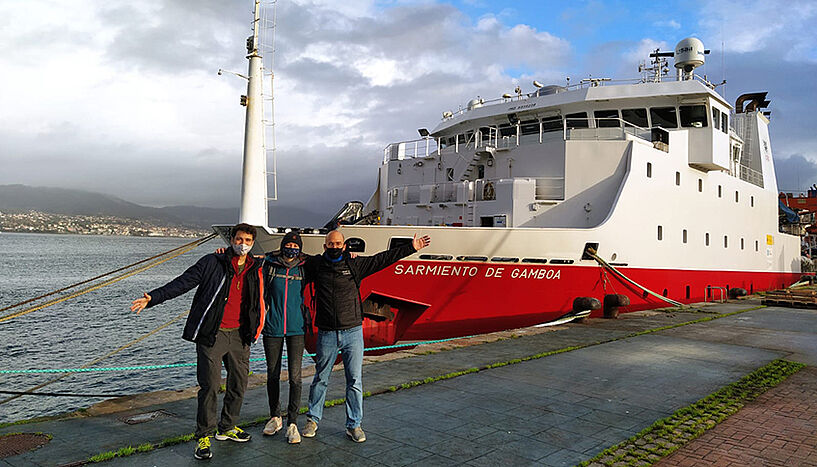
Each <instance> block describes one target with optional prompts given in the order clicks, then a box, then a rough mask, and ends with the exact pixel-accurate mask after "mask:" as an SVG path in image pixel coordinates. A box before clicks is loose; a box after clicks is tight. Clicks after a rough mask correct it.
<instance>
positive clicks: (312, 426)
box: [301, 420, 318, 438]
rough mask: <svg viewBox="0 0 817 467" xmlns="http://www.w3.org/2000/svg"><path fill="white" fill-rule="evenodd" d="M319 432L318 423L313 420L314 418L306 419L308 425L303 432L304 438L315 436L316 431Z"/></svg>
mask: <svg viewBox="0 0 817 467" xmlns="http://www.w3.org/2000/svg"><path fill="white" fill-rule="evenodd" d="M317 432H318V424H317V423H315V422H313V421H312V420H307V421H306V426H305V427H304V431H303V433H301V434H302V435H303V436H304V438H314V437H315V433H317Z"/></svg>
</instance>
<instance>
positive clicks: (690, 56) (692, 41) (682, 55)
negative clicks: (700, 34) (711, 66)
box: [675, 37, 705, 73]
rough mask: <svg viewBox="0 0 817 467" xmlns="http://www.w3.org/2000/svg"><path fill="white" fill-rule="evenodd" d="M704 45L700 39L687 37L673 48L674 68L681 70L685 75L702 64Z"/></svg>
mask: <svg viewBox="0 0 817 467" xmlns="http://www.w3.org/2000/svg"><path fill="white" fill-rule="evenodd" d="M704 54H705V51H704V43H703V42H701V41H700V39H697V38H694V37H687V38H686V39H683V40H682V41H681V42H679V43H678V44H677V45H676V46H675V68H683V70H684V71H685V72H687V73H689V72H690V71H692V70H694V69H695V68H697V67H699V66H701V65H703V64H704V56H705V55H704Z"/></svg>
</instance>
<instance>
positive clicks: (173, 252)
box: [0, 234, 216, 323]
mask: <svg viewBox="0 0 817 467" xmlns="http://www.w3.org/2000/svg"><path fill="white" fill-rule="evenodd" d="M215 236H216V235H215V234H210V235H208V236H206V237H203V238H201V239H199V240H196V241H195V242H190V243H188V244H186V245H183V246H182V247H179V248H181V249H179V248H174V249H173V250H169V251H166V252H164V253H162V254H161V255H156V256H154V257H152V258H148V259H147V260H142V261H139V262H136V263H133V264H131V265H129V266H125V267H124V268H119V269H117V270H116V271H112V272H110V273H106V274H103V275H102V276H98V278H99V277H105V276H108V275H110V274H112V273H115V272H118V271H122V270H125V269H130V268H133V267H134V266H136V265H138V264H142V263H144V262H145V261H148V260H150V259H156V258H160V257H162V256H167V255H168V254H170V255H169V256H167V257H165V258H162V259H159V260H156V261H153V262H152V263H149V264H147V265H146V266H142V267H140V268H138V269H135V270H132V271H129V272H126V273H123V274H120V275H118V276H115V277H113V278H111V279H108V280H106V281H103V282H100V283H98V284H95V285H92V286H89V287H86V288H84V289H80V290H78V291H76V292H73V293H70V294H68V295H64V296H62V297H59V298H55V299H52V300H49V301H47V302H45V303H42V304H39V305H34V306H31V307H28V308H26V309H24V310H20V311H15V312H12V313H9V314H7V315H4V316H2V317H0V323H2V322H4V321H8V320H10V319H13V318H17V317H20V316H23V315H27V314H29V313H32V312H34V311H38V310H42V309H43V308H47V307H50V306H53V305H56V304H58V303H62V302H64V301H66V300H70V299H72V298H76V297H79V296H80V295H84V294H86V293H89V292H93V291H95V290H98V289H101V288H102V287H106V286H108V285H111V284H114V283H116V282H119V281H121V280H123V279H127V278H128V277H131V276H135V275H136V274H139V273H140V272H143V271H146V270H148V269H150V268H153V267H156V266H158V265H160V264H162V263H164V262H166V261H170V260H171V259H173V258H176V257H177V256H181V255H183V254H185V253H187V252H188V251H191V250H193V249H195V248H197V247H199V246H200V245H202V244H204V243H205V242H207V241H209V240H212V239H213V238H215ZM92 280H93V279H88V280H85V281H83V282H79V283H77V284H74V285H71V286H68V287H65V288H63V289H60V290H68V289H70V288H73V287H75V286H77V285H80V284H84V283H87V282H89V281H92ZM56 292H57V291H55V292H51V293H48V294H46V295H43V296H41V297H38V298H42V297H46V296H49V295H53V294H54V293H56ZM38 298H34V299H31V300H27V301H25V302H20V303H18V304H15V305H12V306H11V307H6V308H4V310H7V309H9V308H15V307H17V306H18V305H21V304H24V303H30V302H31V301H33V300H37V299H38Z"/></svg>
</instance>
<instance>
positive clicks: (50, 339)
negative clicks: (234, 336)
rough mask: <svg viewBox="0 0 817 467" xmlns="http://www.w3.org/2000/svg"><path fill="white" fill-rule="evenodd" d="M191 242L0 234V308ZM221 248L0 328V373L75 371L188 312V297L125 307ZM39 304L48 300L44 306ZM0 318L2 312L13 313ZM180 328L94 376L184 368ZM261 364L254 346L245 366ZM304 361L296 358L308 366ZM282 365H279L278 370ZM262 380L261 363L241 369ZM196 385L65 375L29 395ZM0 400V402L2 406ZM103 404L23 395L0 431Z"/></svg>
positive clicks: (215, 243)
mask: <svg viewBox="0 0 817 467" xmlns="http://www.w3.org/2000/svg"><path fill="white" fill-rule="evenodd" d="M191 240H192V239H184V238H164V237H161V238H159V237H147V238H145V237H113V236H110V237H109V236H84V235H50V234H24V233H23V234H17V233H2V234H0V241H2V242H1V243H0V244H2V247H3V249H4V250H5V253H4V254H2V255H0V308H3V307H6V306H9V305H12V304H15V303H18V302H20V301H23V300H26V299H29V298H33V297H36V296H39V295H42V294H44V293H47V292H50V291H52V290H56V289H59V288H62V287H65V286H68V285H71V284H73V283H76V282H79V281H81V280H84V279H88V278H91V277H94V276H96V275H99V274H102V273H104V272H108V271H111V270H114V269H117V268H119V267H122V266H126V265H128V264H131V263H134V262H136V261H139V260H142V259H145V258H148V257H150V256H153V255H156V254H158V253H161V252H164V251H167V250H170V249H172V248H175V247H177V246H181V245H184V244H185V243H188V242H190V241H191ZM221 246H224V245H223V243H222V242H221V241H220V240H218V239H214V240H212V241H210V242H207V243H205V244H204V245H202V246H200V247H198V248H196V249H194V250H192V251H190V252H187V253H185V254H184V255H181V256H178V257H176V258H174V259H172V260H170V261H167V262H165V263H162V264H161V265H159V266H156V267H154V268H151V269H148V270H147V271H144V272H142V273H140V274H137V275H135V276H131V277H129V278H127V279H124V280H122V281H119V282H117V283H115V284H112V285H109V286H107V287H104V288H102V289H99V290H97V291H94V292H90V293H87V294H85V295H82V296H80V297H77V298H73V299H70V300H67V301H65V302H62V303H59V304H57V305H54V306H51V307H48V308H45V309H42V310H39V311H34V312H32V313H29V314H27V315H24V316H21V317H17V318H13V319H11V320H8V321H5V322H3V323H0V370H16V369H39V368H76V367H80V366H82V365H84V364H86V363H89V362H90V361H92V360H94V359H95V358H97V357H99V356H102V355H104V354H106V353H108V352H110V351H112V350H114V349H116V348H118V347H120V346H122V345H124V344H126V343H128V342H130V341H131V340H133V339H136V338H138V337H140V336H142V335H143V334H146V333H148V332H150V331H151V330H153V329H155V328H157V327H159V326H160V325H162V324H163V323H165V322H166V321H169V320H170V319H172V318H173V317H174V316H176V315H178V314H179V313H182V312H184V311H185V310H188V309H189V308H190V302H191V300H192V298H193V294H194V292H195V289H194V290H192V291H190V292H188V293H187V294H185V295H182V296H180V297H177V298H175V299H174V300H170V301H168V302H165V303H163V304H161V305H158V306H156V307H153V308H148V309H146V310H144V311H142V312H141V313H140V314H139V315H137V314H136V313H133V312H131V311H130V304H131V301H132V300H134V299H135V298H138V297H140V296H141V295H142V293H143V292H147V291H150V290H151V289H154V288H156V287H159V286H161V285H163V284H165V283H167V282H168V281H170V280H172V279H173V278H174V277H176V276H178V275H179V274H181V273H182V272H184V270H185V269H187V268H188V267H190V266H192V265H193V264H194V263H195V262H196V261H197V260H198V259H199V258H200V257H201V256H203V255H205V254H207V253H212V252H213V251H214V250H215V249H216V248H218V247H221ZM53 297H54V296H52V297H49V298H53ZM23 308H24V307H21V308H16V309H13V310H9V311H6V312H3V313H2V314H6V313H10V312H13V311H18V310H21V309H23ZM183 327H184V319H181V320H179V321H177V322H175V323H173V324H172V325H170V326H168V327H167V328H165V329H163V330H162V331H160V332H158V333H157V334H154V335H152V336H150V337H148V338H147V339H145V340H143V341H141V342H139V343H138V344H136V345H134V346H132V347H129V348H127V349H125V350H123V351H121V352H119V353H117V354H116V355H114V356H112V357H110V358H107V359H105V360H103V361H101V362H99V363H98V364H96V365H94V366H96V367H118V366H138V365H157V364H168V363H194V362H195V361H196V348H195V344H193V343H191V342H188V341H185V340H182V338H181V335H182V329H183ZM263 356H264V349H263V346H262V344H261V340H260V339H259V341H258V342H257V343H255V344H254V345H253V346H252V350H251V355H250V357H251V358H261V357H263ZM309 362H311V359H308V358H305V359H304V363H305V364H308V363H309ZM284 364H286V361H284ZM250 369H251V370H252V371H254V372H266V364H265V363H264V362H263V361H259V362H254V363H251V364H250ZM60 375H61V374H60V373H47V374H0V389H2V390H7V391H25V390H27V389H29V388H31V387H33V386H36V385H38V384H40V383H43V382H46V381H48V380H50V379H53V378H55V377H58V376H60ZM195 385H196V375H195V367H194V366H193V367H182V368H172V369H159V370H141V371H114V372H97V373H72V374H70V375H69V376H67V377H66V378H64V379H62V380H60V381H58V382H56V383H53V384H50V385H48V386H46V387H44V388H42V389H40V390H39V391H42V392H65V393H78V394H137V393H142V392H148V391H157V390H175V389H183V388H186V387H191V386H195ZM7 397H8V395H7V394H0V400H3V399H5V398H7ZM102 400H104V398H95V397H47V396H23V397H20V398H17V399H16V400H13V401H11V402H8V403H5V404H2V405H0V423H3V422H11V421H16V420H23V419H27V418H31V417H39V416H45V415H55V414H59V413H63V412H68V411H73V410H76V409H79V408H83V407H88V406H90V405H92V404H94V403H96V402H100V401H102Z"/></svg>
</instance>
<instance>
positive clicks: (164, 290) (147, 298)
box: [130, 255, 213, 314]
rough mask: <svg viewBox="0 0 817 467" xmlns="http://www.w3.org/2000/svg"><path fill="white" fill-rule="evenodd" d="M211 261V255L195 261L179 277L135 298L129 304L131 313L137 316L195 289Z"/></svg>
mask: <svg viewBox="0 0 817 467" xmlns="http://www.w3.org/2000/svg"><path fill="white" fill-rule="evenodd" d="M211 260H213V258H212V255H207V256H204V257H202V258H201V259H200V260H198V261H196V264H194V265H192V266H190V267H189V268H187V270H186V271H184V272H183V273H182V274H181V275H180V276H179V277H177V278H175V279H173V280H172V281H170V282H168V283H167V284H165V285H163V286H162V287H159V288H158V289H155V290H151V291H150V293H149V294H148V293H144V294H143V295H142V297H141V298H137V299H136V300H134V301H133V302H131V308H130V309H131V311H135V312H136V314H139V313H140V312H141V311H142V310H144V309H145V308H150V307H152V306H155V305H158V304H160V303H162V302H164V301H165V300H170V299H171V298H176V297H178V296H179V295H182V294H183V293H186V292H188V291H189V290H191V289H192V288H193V287H196V286H197V285H199V283H201V278H202V277H203V275H204V271H205V269H207V265H208V263H209V261H211Z"/></svg>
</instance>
